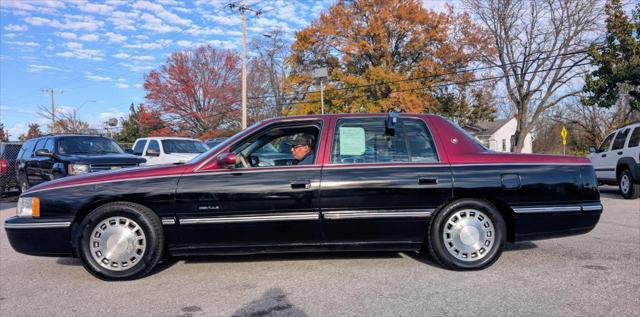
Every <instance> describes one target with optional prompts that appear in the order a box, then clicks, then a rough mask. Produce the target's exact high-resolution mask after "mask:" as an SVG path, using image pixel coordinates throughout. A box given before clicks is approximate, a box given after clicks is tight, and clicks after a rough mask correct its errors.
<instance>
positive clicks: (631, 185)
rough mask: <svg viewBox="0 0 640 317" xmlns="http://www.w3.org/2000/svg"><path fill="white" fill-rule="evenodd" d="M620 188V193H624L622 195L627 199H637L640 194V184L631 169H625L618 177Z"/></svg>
mask: <svg viewBox="0 0 640 317" xmlns="http://www.w3.org/2000/svg"><path fill="white" fill-rule="evenodd" d="M618 188H619V189H620V194H622V197H624V198H625V199H635V198H638V196H640V185H638V184H636V182H635V180H634V179H633V175H631V171H630V170H629V169H625V170H623V171H622V173H620V176H619V177H618Z"/></svg>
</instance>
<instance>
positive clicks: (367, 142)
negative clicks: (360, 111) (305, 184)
mask: <svg viewBox="0 0 640 317" xmlns="http://www.w3.org/2000/svg"><path fill="white" fill-rule="evenodd" d="M385 121H386V118H384V117H376V118H353V119H352V118H348V119H340V120H339V121H338V122H337V124H336V129H335V131H334V144H333V148H332V158H331V162H332V163H337V164H354V163H356V164H363V163H405V162H437V161H438V156H437V153H436V151H435V146H434V143H433V139H432V137H431V134H430V133H429V130H428V129H427V127H426V126H425V124H424V122H422V121H421V120H418V119H409V118H400V120H399V123H398V125H397V127H396V129H395V131H388V130H387V129H386V127H385Z"/></svg>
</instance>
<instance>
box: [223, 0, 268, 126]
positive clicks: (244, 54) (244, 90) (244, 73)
mask: <svg viewBox="0 0 640 317" xmlns="http://www.w3.org/2000/svg"><path fill="white" fill-rule="evenodd" d="M229 8H231V9H235V8H238V11H240V14H241V15H242V129H243V130H244V129H246V128H247V11H251V12H253V13H254V14H255V15H256V16H259V15H260V14H262V11H261V10H255V9H252V8H249V7H248V6H247V1H246V0H242V4H241V5H238V4H236V3H229Z"/></svg>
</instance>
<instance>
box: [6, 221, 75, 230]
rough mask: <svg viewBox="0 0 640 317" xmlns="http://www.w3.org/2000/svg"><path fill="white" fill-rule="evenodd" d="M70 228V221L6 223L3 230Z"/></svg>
mask: <svg viewBox="0 0 640 317" xmlns="http://www.w3.org/2000/svg"><path fill="white" fill-rule="evenodd" d="M70 226H71V221H52V222H28V223H6V222H5V224H4V227H5V228H9V229H37V228H66V227H70Z"/></svg>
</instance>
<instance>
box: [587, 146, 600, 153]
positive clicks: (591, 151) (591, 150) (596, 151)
mask: <svg viewBox="0 0 640 317" xmlns="http://www.w3.org/2000/svg"><path fill="white" fill-rule="evenodd" d="M589 153H598V150H596V147H595V146H590V147H589Z"/></svg>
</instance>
